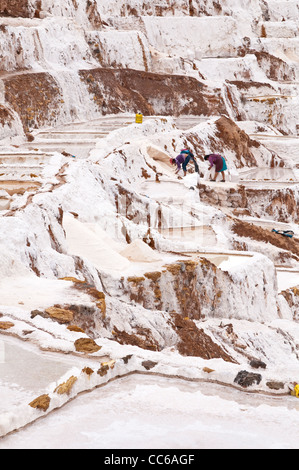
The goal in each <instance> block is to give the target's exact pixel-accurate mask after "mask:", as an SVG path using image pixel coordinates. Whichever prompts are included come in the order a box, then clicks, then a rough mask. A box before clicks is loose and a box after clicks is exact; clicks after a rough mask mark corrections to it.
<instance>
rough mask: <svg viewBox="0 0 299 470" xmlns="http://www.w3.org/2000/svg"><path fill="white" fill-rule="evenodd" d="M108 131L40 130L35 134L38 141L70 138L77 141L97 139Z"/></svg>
mask: <svg viewBox="0 0 299 470" xmlns="http://www.w3.org/2000/svg"><path fill="white" fill-rule="evenodd" d="M108 133H109V131H104V130H99V131H96V130H94V131H91V130H86V131H84V130H73V131H54V132H52V131H50V132H41V133H39V134H37V135H36V136H35V139H37V141H38V142H40V141H43V140H56V139H63V140H65V139H71V140H75V141H78V140H79V139H80V140H81V137H82V140H88V141H89V140H90V139H98V138H102V137H105V136H106V135H107V134H108Z"/></svg>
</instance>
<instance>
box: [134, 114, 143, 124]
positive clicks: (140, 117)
mask: <svg viewBox="0 0 299 470" xmlns="http://www.w3.org/2000/svg"><path fill="white" fill-rule="evenodd" d="M142 120H143V116H142V114H141V113H137V114H136V116H135V122H137V123H138V124H141V123H142Z"/></svg>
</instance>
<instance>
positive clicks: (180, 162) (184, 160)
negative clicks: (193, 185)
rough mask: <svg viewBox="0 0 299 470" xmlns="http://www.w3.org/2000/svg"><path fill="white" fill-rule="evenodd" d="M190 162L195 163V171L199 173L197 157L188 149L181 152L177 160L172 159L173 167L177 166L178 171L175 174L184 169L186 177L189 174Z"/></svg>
mask: <svg viewBox="0 0 299 470" xmlns="http://www.w3.org/2000/svg"><path fill="white" fill-rule="evenodd" d="M190 160H192V161H193V163H194V166H195V171H196V172H197V173H198V165H197V163H196V160H195V157H194V155H193V153H192V152H190V150H188V149H183V150H181V153H180V154H179V155H178V156H177V157H176V158H171V159H170V163H171V164H172V165H176V166H177V169H176V172H175V174H177V173H178V172H179V171H180V169H181V168H182V169H183V172H184V176H186V174H187V165H188V163H189V162H190Z"/></svg>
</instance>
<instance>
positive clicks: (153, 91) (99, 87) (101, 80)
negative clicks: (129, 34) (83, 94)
mask: <svg viewBox="0 0 299 470" xmlns="http://www.w3.org/2000/svg"><path fill="white" fill-rule="evenodd" d="M80 76H81V78H82V79H83V80H84V82H85V83H86V85H87V87H88V89H89V91H90V94H91V96H93V97H94V100H95V103H96V104H97V106H98V107H99V111H100V112H101V113H102V114H110V113H118V112H119V111H120V108H121V107H122V108H123V107H125V108H126V110H127V111H129V112H137V111H138V110H139V111H141V112H142V113H144V114H147V115H154V114H158V115H159V114H162V115H179V114H195V115H210V114H215V113H216V114H221V113H222V112H225V105H224V102H223V99H222V97H221V94H220V91H219V90H218V91H217V90H213V92H212V90H209V88H208V87H207V86H206V85H204V84H203V83H200V82H198V81H197V80H196V79H194V78H192V77H187V76H178V75H162V74H154V73H147V72H141V71H140V72H136V70H121V69H119V70H112V69H93V70H81V71H80Z"/></svg>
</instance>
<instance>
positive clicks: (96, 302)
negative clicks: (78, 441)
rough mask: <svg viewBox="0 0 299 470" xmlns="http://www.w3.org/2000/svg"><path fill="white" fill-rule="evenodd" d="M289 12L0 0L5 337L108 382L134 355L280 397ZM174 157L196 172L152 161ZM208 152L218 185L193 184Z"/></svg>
mask: <svg viewBox="0 0 299 470" xmlns="http://www.w3.org/2000/svg"><path fill="white" fill-rule="evenodd" d="M298 12H299V5H298V2H297V1H292V0H289V1H282V0H271V1H270V0H268V1H266V0H253V1H250V2H248V1H247V0H241V1H237V0H224V1H222V2H218V1H212V0H204V1H198V0H159V2H154V3H153V2H150V1H148V0H129V1H128V2H126V3H125V4H123V3H122V2H119V1H118V0H111V1H106V0H105V1H104V0H64V1H59V2H58V1H57V0H1V1H0V55H1V61H0V85H1V86H0V144H1V149H0V150H1V151H0V209H1V214H0V215H1V217H0V239H1V244H0V254H1V260H2V262H1V268H0V277H1V285H0V295H1V299H2V300H1V312H0V317H1V321H0V329H1V330H2V331H3V332H5V334H11V335H14V336H16V337H19V338H21V339H23V340H26V341H30V340H31V342H32V343H35V344H37V345H38V346H39V347H40V348H42V349H49V350H52V351H53V350H55V351H59V352H64V353H69V354H75V355H83V357H85V356H84V354H89V356H92V355H93V354H95V356H92V358H94V357H96V358H97V357H99V356H100V357H101V355H107V356H109V358H110V359H111V360H112V362H113V361H114V359H115V357H114V356H113V354H114V353H115V354H116V355H117V359H119V358H121V360H122V362H121V365H119V363H118V365H117V366H116V369H115V370H116V371H117V374H119V375H121V374H122V373H124V369H123V368H125V365H127V364H128V361H129V359H130V358H132V356H134V355H135V356H136V357H137V356H138V358H139V359H140V358H141V360H140V361H141V362H142V364H143V360H144V359H146V358H149V357H150V358H151V359H152V358H153V357H154V358H155V361H156V362H155V361H154V365H152V366H151V367H154V366H155V364H156V363H158V362H159V361H160V369H159V370H161V369H163V364H165V363H168V364H169V363H170V362H171V361H170V359H169V358H170V356H171V355H172V353H174V358H177V357H178V356H179V357H180V360H182V361H183V359H186V358H187V359H190V362H188V361H186V362H184V367H183V366H182V368H181V369H182V370H183V372H182V370H181V369H180V367H178V369H176V366H174V369H175V374H177V375H184V376H187V377H192V370H193V369H192V367H193V365H194V364H196V367H198V362H196V361H197V359H198V358H200V359H203V360H205V361H207V363H205V365H206V367H208V365H209V364H210V363H209V362H208V361H210V360H216V362H215V363H214V364H216V370H215V369H213V370H211V369H209V368H208V369H209V371H208V372H209V373H214V375H213V380H215V381H218V382H220V383H228V384H229V385H233V386H237V385H239V386H240V387H241V388H242V387H243V385H242V383H238V384H237V385H235V384H234V383H233V382H234V378H235V376H236V374H237V372H240V371H241V369H244V368H245V369H247V368H248V369H250V367H253V368H256V367H262V368H263V369H265V368H266V369H267V371H266V372H265V375H263V380H262V376H261V375H258V381H257V383H255V379H254V380H253V383H254V384H255V386H256V387H257V388H258V385H259V384H260V383H261V385H260V390H262V391H263V392H265V393H276V392H277V391H278V393H282V394H287V393H289V386H290V384H293V382H294V381H295V380H298V341H299V339H298V328H297V325H298V288H297V285H298V284H299V279H298V261H299V238H298V237H299V233H298V227H297V224H298V217H299V216H298V199H299V189H298V188H299V186H298V183H297V182H298V170H299V159H298V150H299V141H298V135H297V134H298V125H299V121H298V118H299V98H298V96H299V94H298V87H299V79H298V77H299V67H298V65H299V38H298ZM136 112H141V113H142V114H143V116H144V122H143V123H142V125H139V124H135V123H134V117H135V113H136ZM185 147H189V148H190V149H191V150H192V151H193V152H194V154H195V155H196V157H197V162H198V166H199V173H198V174H197V173H195V172H194V168H193V166H190V167H188V174H187V176H186V177H184V178H183V177H182V176H180V175H179V176H176V175H174V170H173V167H172V166H171V165H170V163H169V158H170V157H175V156H176V155H177V154H178V153H179V151H180V149H182V148H185ZM211 152H217V153H218V152H220V153H223V154H224V155H225V156H226V159H227V163H228V167H229V172H228V175H227V181H226V183H221V182H219V183H218V182H215V183H211V182H210V181H208V178H207V166H206V162H205V161H204V158H203V156H204V155H205V154H207V153H211ZM273 228H274V229H277V230H278V229H280V230H281V231H283V230H290V229H291V230H292V231H293V232H294V233H293V234H294V236H293V237H291V238H289V237H286V236H282V235H281V233H278V232H277V231H275V230H274V231H273ZM11 293H13V295H12V294H11ZM82 343H83V344H82ZM116 345H117V346H121V347H123V348H124V349H123V350H122V349H121V352H119V350H118V349H115V346H116ZM100 349H101V352H99V350H100ZM123 351H124V352H123ZM147 353H155V354H156V356H154V355H147ZM163 353H165V355H163ZM177 354H178V356H177ZM135 356H134V357H133V360H132V364H133V365H132V366H131V365H130V367H132V370H131V369H130V373H131V372H132V371H134V364H137V363H138V361H139V359H138V360H137V359H136V357H135ZM89 358H90V357H89ZM182 358H183V359H182ZM135 359H136V361H135ZM171 360H173V364H174V363H175V360H174V359H171ZM192 360H194V361H195V362H194V363H193V362H192ZM134 361H135V362H134ZM163 361H164V362H163ZM168 361H169V362H168ZM217 361H218V362H217ZM110 364H111V363H110ZM138 364H139V363H138ZM181 364H183V362H181ZM186 364H188V367H186ZM200 364H202V363H200ZM223 364H224V365H223ZM252 364H253V366H252ZM256 364H257V366H256ZM261 364H262V365H261ZM278 365H279V366H278ZM189 366H190V367H189ZM113 367H114V362H113ZM113 367H111V369H112V368H113ZM138 367H139V366H138ZM140 367H141V366H140ZM144 367H145V366H144ZM144 367H143V366H142V371H144ZM151 367H150V368H151ZM217 367H218V369H217ZM106 369H107V368H104V370H105V374H106ZM108 369H109V367H108ZM239 369H240V370H239ZM282 369H283V370H282ZM146 370H148V369H146ZM202 370H204V369H202ZM250 370H251V369H250ZM228 371H229V372H228ZM114 372H115V371H114ZM241 372H244V370H243V371H241ZM245 372H246V371H245ZM250 373H251V372H249V375H250ZM105 374H104V372H103V369H102V368H100V369H98V375H99V376H100V377H102V376H103V375H105ZM115 374H116V372H115ZM196 374H197V372H196ZM200 374H203V372H202V371H201V372H200ZM205 374H206V371H204V374H203V375H204V376H205ZM263 374H264V372H263ZM241 375H242V374H241ZM201 377H202V375H201ZM205 377H206V376H205ZM254 377H255V378H256V375H254ZM97 380H102V379H100V378H99V377H97ZM105 380H106V379H105ZM86 383H87V379H86V374H85V375H84V379H82V381H81V382H80V384H81V385H80V386H82V390H83V389H84V387H85V389H86V388H88V387H91V385H90V383H91V382H90V383H89V385H88V387H87V385H86ZM92 383H94V384H95V386H97V385H98V382H97V381H96V380H95V381H94V382H92ZM269 384H270V385H269ZM250 385H252V383H251V384H250ZM247 386H248V385H246V387H247ZM269 390H271V392H270V391H269ZM273 390H274V391H273ZM53 393H54V392H53ZM55 396H56V395H55ZM56 399H57V396H56ZM67 399H68V398H66V400H67ZM58 401H59V400H58ZM46 403H47V407H48V406H49V403H50V399H49V397H48V396H47V400H46ZM59 403H60V402H59ZM55 406H56V405H55ZM57 406H61V404H58V405H57ZM53 407H54V405H53ZM34 408H35V406H34ZM46 409H48V408H46ZM32 413H33V412H32ZM31 419H32V420H34V419H35V415H34V417H33V418H32V417H31V415H30V418H28V420H29V421H30V420H31ZM13 421H14V420H13V419H12V418H9V419H7V421H6V422H5V423H6V424H4V425H3V428H2V431H1V421H0V431H1V432H3V434H5V433H6V432H9V431H10V430H12V429H14V427H13V426H15V424H14V423H13ZM25 421H26V419H25ZM7 423H8V424H7Z"/></svg>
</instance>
